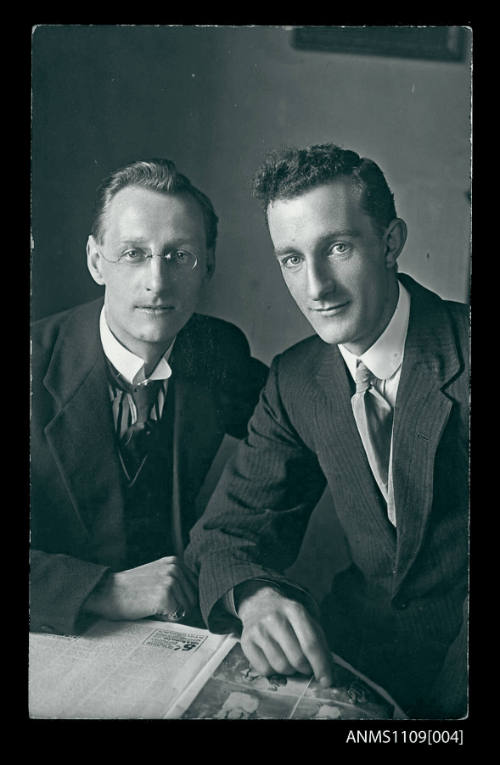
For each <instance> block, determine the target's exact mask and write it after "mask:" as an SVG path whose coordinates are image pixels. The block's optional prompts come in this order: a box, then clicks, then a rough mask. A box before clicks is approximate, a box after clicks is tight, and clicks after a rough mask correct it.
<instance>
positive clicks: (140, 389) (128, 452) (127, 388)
mask: <svg viewBox="0 0 500 765" xmlns="http://www.w3.org/2000/svg"><path fill="white" fill-rule="evenodd" d="M108 366H109V369H110V373H111V377H112V379H113V383H114V385H115V386H117V387H118V388H120V389H121V390H123V391H124V392H125V393H128V394H129V395H130V396H131V397H132V399H133V401H134V404H135V408H136V410H137V419H136V421H135V422H134V423H133V424H132V425H129V426H128V427H127V429H126V430H125V432H124V433H123V434H122V435H121V436H120V442H119V446H120V455H121V458H122V463H123V467H124V469H125V473H126V475H127V478H128V480H129V484H130V485H132V484H133V483H134V482H135V481H136V479H137V477H138V475H139V473H140V471H141V469H142V466H143V464H144V462H145V461H146V458H147V455H148V452H149V451H150V449H151V448H152V447H153V445H154V442H155V438H156V436H157V428H158V423H157V422H156V421H155V420H153V419H151V416H150V415H151V410H152V408H153V406H154V404H155V402H156V401H157V399H158V392H159V389H160V387H161V385H162V382H161V380H151V381H150V382H146V383H142V384H139V385H132V384H131V383H128V382H127V381H126V380H125V379H124V378H123V377H122V376H121V375H120V374H119V373H118V372H117V371H116V370H115V369H114V368H113V367H111V365H110V364H109V365H108ZM124 404H125V396H124V400H123V402H122V405H124Z"/></svg>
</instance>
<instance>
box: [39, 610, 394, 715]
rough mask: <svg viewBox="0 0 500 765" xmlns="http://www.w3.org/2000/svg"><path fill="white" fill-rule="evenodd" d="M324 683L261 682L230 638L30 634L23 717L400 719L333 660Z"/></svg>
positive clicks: (151, 623)
mask: <svg viewBox="0 0 500 765" xmlns="http://www.w3.org/2000/svg"><path fill="white" fill-rule="evenodd" d="M332 656H333V659H334V671H333V685H332V687H330V688H326V689H325V688H322V687H321V686H320V685H319V684H318V683H317V682H316V681H315V680H314V679H311V678H306V677H302V676H299V675H295V676H293V677H285V676H283V675H272V676H270V677H262V676H261V675H259V674H257V673H256V672H254V670H253V669H252V668H251V666H250V664H249V663H248V661H247V659H246V658H245V656H244V654H243V651H242V650H241V646H240V644H239V641H238V640H237V638H235V637H234V636H231V635H215V634H213V633H210V632H208V630H202V629H195V628H192V627H186V626H184V625H181V624H172V623H169V622H163V621H161V622H160V621H156V620H154V619H144V620H141V621H137V622H135V621H134V622H109V621H105V620H100V621H98V622H97V623H95V624H94V625H93V626H92V627H91V628H90V629H89V630H87V631H86V632H85V634H84V635H80V636H69V635H68V636H66V635H49V634H34V633H32V634H30V647H29V712H30V717H31V718H56V719H77V718H84V719H106V718H107V719H148V720H151V719H178V718H183V719H272V720H282V719H311V720H320V719H328V720H341V719H349V720H356V719H359V720H369V719H375V720H378V719H406V717H405V715H404V713H403V712H402V710H401V709H400V708H399V707H398V705H397V704H396V702H395V701H394V700H393V699H392V698H391V697H390V696H389V695H388V694H387V693H386V692H385V691H384V689H382V688H380V687H379V686H377V685H375V684H374V683H373V682H372V681H370V680H369V679H368V678H367V677H365V676H364V675H362V674H360V673H359V672H357V671H356V670H355V669H354V668H353V667H351V666H350V665H349V664H348V663H347V662H345V661H344V660H343V659H342V658H341V657H339V656H337V655H335V654H332Z"/></svg>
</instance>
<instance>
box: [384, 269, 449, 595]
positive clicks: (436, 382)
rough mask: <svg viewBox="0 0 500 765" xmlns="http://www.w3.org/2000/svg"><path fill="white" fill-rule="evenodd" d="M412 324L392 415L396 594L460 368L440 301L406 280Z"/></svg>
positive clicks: (419, 536)
mask: <svg viewBox="0 0 500 765" xmlns="http://www.w3.org/2000/svg"><path fill="white" fill-rule="evenodd" d="M403 279H404V283H405V286H407V288H408V289H409V291H410V294H411V300H412V302H411V308H410V322H409V326H408V335H407V339H406V345H405V353H404V358H403V367H402V371H401V378H400V382H399V388H398V395H397V400H396V407H395V413H394V433H393V439H394V450H393V453H394V457H393V484H394V495H395V504H396V517H397V529H398V535H397V539H398V542H397V556H396V572H395V580H394V593H393V594H395V593H396V591H397V590H398V589H399V588H400V586H401V583H402V581H403V579H404V577H405V576H406V574H407V573H408V571H409V569H410V567H411V565H412V564H413V562H414V561H415V559H416V557H417V555H418V552H419V550H420V548H421V545H422V541H423V539H424V535H425V530H426V527H427V524H428V520H429V516H430V512H431V509H432V502H433V482H434V462H435V456H436V450H437V448H438V445H439V443H440V440H441V436H442V433H443V430H444V428H445V426H446V423H447V421H448V418H449V416H450V412H451V409H452V405H453V404H452V401H451V400H450V398H449V397H448V396H447V395H446V392H445V389H446V384H447V383H448V382H449V381H450V380H451V379H452V378H453V377H454V376H455V375H456V373H457V372H458V371H459V369H460V360H459V358H458V354H457V349H456V343H455V341H454V338H453V335H452V329H451V327H450V325H449V319H448V317H447V314H446V312H445V311H444V309H443V304H442V301H441V300H440V298H437V297H436V296H435V295H433V294H432V293H430V292H429V291H428V290H425V289H424V288H422V287H420V286H419V285H417V284H416V283H415V282H413V280H410V279H409V278H408V277H406V278H403Z"/></svg>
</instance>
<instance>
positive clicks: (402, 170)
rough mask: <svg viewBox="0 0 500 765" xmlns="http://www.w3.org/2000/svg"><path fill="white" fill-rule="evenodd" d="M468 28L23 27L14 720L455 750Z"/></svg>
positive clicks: (463, 584) (463, 703) (465, 659)
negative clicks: (365, 740) (325, 731)
mask: <svg viewBox="0 0 500 765" xmlns="http://www.w3.org/2000/svg"><path fill="white" fill-rule="evenodd" d="M332 15H334V14H332ZM473 38H474V34H473V29H472V27H471V26H470V25H468V24H463V23H462V24H456V25H454V26H453V25H451V26H450V25H448V26H445V25H436V24H431V23H429V24H425V23H424V24H422V23H418V24H417V23H415V24H407V25H402V24H394V25H391V26H382V25H361V24H360V25H338V26H336V25H328V26H326V25H325V26H320V25H302V26H300V25H299V26H290V25H259V24H255V25H250V24H249V25H216V24H213V25H210V24H200V25H197V24H192V25H177V24H172V25H168V24H150V25H148V24H37V25H33V27H32V28H31V94H30V96H31V189H30V197H31V216H30V218H31V237H30V243H31V260H30V446H29V461H30V475H29V534H30V542H29V578H30V582H29V584H30V587H29V603H28V604H27V609H28V610H29V661H28V664H29V670H28V697H29V711H28V715H29V718H30V720H41V719H44V720H47V719H50V720H69V719H79V720H82V719H85V720H95V719H100V720H102V719H107V720H110V719H120V720H162V721H165V722H166V724H167V725H169V724H171V722H172V720H174V719H176V720H185V721H187V720H191V721H194V720H199V719H205V720H213V721H217V720H234V719H242V720H287V721H288V722H286V723H283V724H285V725H289V724H290V723H291V721H293V720H328V721H329V722H330V723H332V725H331V726H329V728H331V729H332V730H333V729H335V727H336V726H337V728H338V730H341V729H342V726H343V724H344V722H343V721H345V720H353V721H363V720H383V721H384V729H387V730H389V731H390V730H392V729H391V728H390V725H391V724H394V725H395V723H393V722H392V721H395V720H397V721H398V723H397V725H398V726H399V727H397V726H396V727H394V741H396V740H397V737H398V735H402V731H403V730H404V727H402V726H405V725H406V724H409V725H411V724H413V725H414V729H415V730H416V729H417V728H416V727H415V726H417V725H419V724H420V723H422V721H427V722H426V723H425V724H426V729H427V730H428V733H429V736H430V737H431V733H432V731H434V732H435V735H436V736H438V737H439V734H440V731H441V730H442V729H441V728H439V725H440V724H442V723H443V721H447V722H448V723H449V724H450V725H451V727H450V731H451V730H452V728H453V731H454V734H453V735H455V733H456V741H455V743H460V741H459V739H460V736H461V735H462V734H461V733H460V731H461V730H462V729H463V724H464V721H467V720H468V719H469V716H470V714H471V699H470V693H469V690H470V688H469V671H470V656H469V577H470V570H469V558H470V556H469V544H470V543H469V525H470V514H469V471H470V465H469V453H470V449H469V417H470V372H469V353H470V282H471V229H472V225H471V206H472V69H473V42H474V40H473ZM434 723H435V729H434V728H433V725H434ZM193 724H194V725H195V727H196V723H195V722H194V723H193ZM183 725H184V728H183V729H184V730H185V726H186V725H187V726H188V727H189V728H191V723H188V722H184V723H183ZM388 726H389V727H388ZM461 726H462V727H461ZM315 729H317V726H316V727H315ZM346 730H347V729H346ZM350 730H351V734H350V735H352V730H353V728H352V724H351V728H350ZM398 731H399V733H398ZM388 735H389V734H388ZM432 735H434V734H432ZM389 738H391V736H389ZM429 741H430V739H429ZM443 741H444V739H443ZM428 743H429V742H428ZM433 743H435V740H433Z"/></svg>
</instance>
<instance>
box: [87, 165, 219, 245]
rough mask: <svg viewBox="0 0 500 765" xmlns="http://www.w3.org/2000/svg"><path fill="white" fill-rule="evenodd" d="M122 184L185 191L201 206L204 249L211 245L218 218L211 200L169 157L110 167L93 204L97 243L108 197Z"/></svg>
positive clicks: (102, 233)
mask: <svg viewBox="0 0 500 765" xmlns="http://www.w3.org/2000/svg"><path fill="white" fill-rule="evenodd" d="M126 186H141V187H142V188H145V189H150V190H151V191H158V192H159V193H160V194H189V195H190V196H192V197H193V199H195V200H196V201H197V202H198V204H199V205H200V207H201V211H202V213H203V219H204V221H205V229H206V235H207V248H208V249H212V248H214V247H215V243H216V241H217V224H218V220H219V219H218V218H217V215H216V214H215V210H214V208H213V205H212V202H211V201H210V199H209V198H208V197H207V196H206V194H204V193H203V192H202V191H200V190H199V189H197V188H196V186H193V184H192V183H191V181H190V180H189V178H187V177H186V176H185V175H182V173H179V171H178V170H177V168H176V166H175V163H174V162H172V160H171V159H140V160H137V161H135V162H132V163H131V164H129V165H125V166H124V167H120V168H119V169H118V170H114V171H113V172H112V173H111V174H110V175H109V176H108V177H107V178H105V179H104V180H103V181H102V183H101V184H100V186H99V188H98V190H97V195H96V201H95V206H94V219H93V224H92V231H91V233H92V235H93V237H94V239H95V240H96V241H98V242H102V239H103V236H104V226H105V217H106V213H107V211H108V208H109V205H110V203H111V200H112V199H113V197H114V196H115V194H117V193H118V192H119V191H120V190H121V189H124V188H125V187H126Z"/></svg>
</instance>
